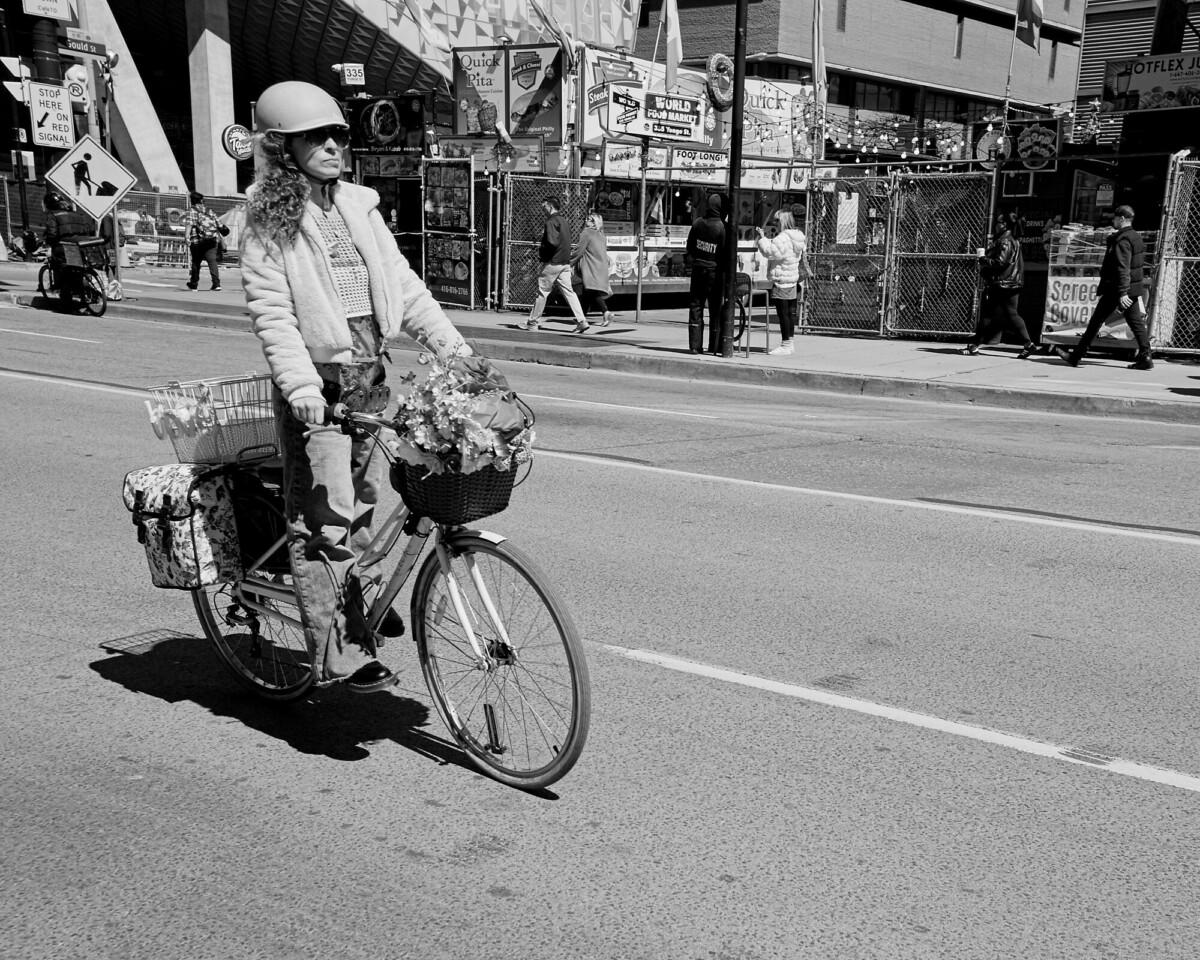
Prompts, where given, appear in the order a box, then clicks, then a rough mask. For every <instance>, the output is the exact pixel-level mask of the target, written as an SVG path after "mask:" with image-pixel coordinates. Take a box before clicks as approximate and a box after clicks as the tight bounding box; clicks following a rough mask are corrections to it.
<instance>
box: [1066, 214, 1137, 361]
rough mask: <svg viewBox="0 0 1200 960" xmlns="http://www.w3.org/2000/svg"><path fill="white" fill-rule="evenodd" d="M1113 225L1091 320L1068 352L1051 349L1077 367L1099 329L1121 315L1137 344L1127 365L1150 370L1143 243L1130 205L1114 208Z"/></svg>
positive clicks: (1101, 267)
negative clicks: (1135, 354)
mask: <svg viewBox="0 0 1200 960" xmlns="http://www.w3.org/2000/svg"><path fill="white" fill-rule="evenodd" d="M1113 226H1114V227H1116V228H1117V232H1116V233H1114V234H1112V235H1111V236H1110V237H1109V238H1108V241H1107V243H1108V249H1107V250H1105V252H1104V262H1103V263H1102V264H1101V265H1100V284H1099V286H1097V287H1096V292H1097V293H1098V294H1099V295H1100V302H1099V303H1097V304H1096V309H1095V310H1093V311H1092V319H1091V320H1089V321H1088V325H1087V329H1086V330H1085V331H1084V332H1083V336H1082V337H1081V338H1080V340H1079V343H1078V344H1076V346H1075V349H1073V350H1070V351H1068V350H1067V349H1066V348H1065V347H1055V348H1054V352H1055V353H1056V354H1058V356H1059V358H1060V359H1062V360H1063V361H1064V362H1065V363H1068V364H1070V365H1071V366H1072V367H1077V366H1079V364H1080V362H1081V361H1082V360H1083V358H1084V357H1085V356H1086V355H1087V352H1088V347H1090V346H1091V345H1092V341H1093V340H1095V339H1096V334H1098V333H1099V332H1100V328H1101V327H1102V326H1104V325H1105V324H1108V323H1113V322H1115V321H1116V320H1117V318H1118V317H1121V316H1122V315H1124V317H1125V322H1126V323H1127V324H1129V329H1130V330H1131V331H1132V333H1133V337H1134V339H1135V340H1136V341H1137V345H1138V351H1137V357H1136V358H1135V359H1134V362H1133V363H1131V364H1130V365H1129V366H1130V368H1131V369H1133V370H1151V369H1153V368H1154V362H1153V361H1152V360H1151V359H1150V331H1149V330H1148V329H1147V327H1146V306H1145V301H1144V300H1143V299H1142V295H1143V294H1144V293H1145V274H1144V271H1143V269H1142V261H1143V259H1144V258H1145V254H1146V244H1145V242H1144V241H1143V240H1142V237H1141V234H1139V233H1138V232H1137V231H1136V230H1134V229H1133V207H1129V206H1121V207H1117V209H1116V210H1115V211H1113Z"/></svg>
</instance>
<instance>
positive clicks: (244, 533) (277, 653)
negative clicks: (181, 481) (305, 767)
mask: <svg viewBox="0 0 1200 960" xmlns="http://www.w3.org/2000/svg"><path fill="white" fill-rule="evenodd" d="M238 503H239V506H240V509H239V511H238V534H239V538H240V539H241V541H242V544H243V547H244V548H245V547H246V546H247V545H249V544H254V545H256V546H255V548H257V547H259V546H261V548H262V549H263V551H264V552H265V551H266V550H268V549H269V548H270V545H271V543H273V542H274V541H275V540H276V539H277V538H278V537H279V536H280V535H281V534H282V532H283V531H284V530H285V529H286V526H285V523H284V517H283V513H282V512H281V511H280V509H279V507H278V505H277V504H278V501H277V499H274V498H271V497H269V496H266V495H263V496H255V495H251V496H246V497H244V498H243V499H241V500H239V501H238ZM254 559H256V558H253V557H250V558H247V560H246V562H247V563H248V564H249V563H252V562H253V560H254ZM251 573H252V575H253V578H252V579H249V580H246V581H243V582H242V583H241V584H240V585H235V584H228V583H226V584H219V585H217V586H213V587H201V588H199V589H197V590H193V591H192V600H193V602H194V603H195V605H196V615H197V616H198V617H199V618H200V626H201V627H202V628H203V629H204V635H205V636H206V637H208V639H209V641H210V642H211V643H212V645H213V649H214V650H216V652H217V656H218V657H219V658H220V660H221V662H222V663H223V664H225V666H226V667H227V668H228V669H229V671H230V672H231V673H232V674H233V676H234V679H236V680H237V681H238V683H240V684H241V685H242V686H243V687H245V688H246V689H247V690H250V691H251V692H252V693H256V694H258V695H259V696H260V697H263V698H265V699H267V700H275V701H278V702H284V701H287V700H298V699H299V698H300V697H303V696H304V695H305V694H307V693H308V691H309V689H310V688H311V687H312V685H313V681H314V679H315V678H314V676H313V669H312V661H311V660H310V658H309V654H308V644H307V643H306V641H305V639H304V631H303V629H301V627H300V624H299V618H300V611H299V609H298V608H297V606H296V601H295V599H294V597H293V595H292V586H291V583H292V578H291V574H290V566H289V563H288V558H287V548H286V547H280V548H279V549H278V550H276V551H275V553H274V554H272V555H271V556H270V557H269V558H267V559H266V560H264V562H263V563H262V565H261V566H260V567H259V568H257V569H254V570H252V571H251ZM256 582H261V583H264V584H269V585H264V586H263V587H260V588H256V587H255V585H254V584H255V583H256ZM235 586H240V588H241V593H242V596H243V597H245V598H246V599H248V600H250V601H251V602H253V603H256V604H257V605H259V606H262V607H264V608H266V609H267V610H268V611H269V612H268V613H260V612H258V611H255V610H251V609H250V608H249V607H247V606H246V605H245V603H243V602H242V600H241V599H239V598H238V597H237V596H236V595H235V592H234V587H235ZM268 591H270V592H272V593H275V594H277V597H271V596H268V595H267V592H268ZM281 598H282V599H281ZM285 618H286V619H285Z"/></svg>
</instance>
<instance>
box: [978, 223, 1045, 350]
mask: <svg viewBox="0 0 1200 960" xmlns="http://www.w3.org/2000/svg"><path fill="white" fill-rule="evenodd" d="M1015 222H1016V218H1015V217H1013V215H1012V214H1009V213H1002V214H1000V216H998V217H997V218H996V236H995V239H994V240H993V241H992V245H991V246H990V247H989V248H988V251H987V253H985V254H984V255H983V257H982V258H981V260H980V265H979V268H980V272H982V273H983V275H984V277H985V278H986V279H987V294H986V302H985V305H984V311H985V317H984V319H983V322H982V323H980V324H979V329H977V330H976V331H975V335H974V336H973V337H971V339H970V340H968V341H967V345H966V346H965V347H963V350H962V352H963V353H965V354H968V355H970V356H975V354H977V353H979V347H980V345H982V344H985V343H987V342H988V341H989V340H991V339H992V337H994V336H995V335H996V334H998V333H999V332H1000V331H1001V330H1003V329H1004V328H1005V327H1007V328H1008V329H1009V330H1011V331H1012V332H1013V333H1015V334H1016V335H1017V337H1019V338H1020V340H1021V352H1020V353H1019V354H1018V357H1020V359H1022V360H1028V359H1029V358H1030V356H1032V354H1033V352H1034V350H1036V349H1037V347H1036V346H1035V345H1034V342H1033V341H1032V340H1031V339H1030V338H1029V331H1028V330H1027V329H1026V327H1025V321H1024V320H1022V319H1021V315H1020V314H1019V313H1018V312H1017V300H1018V299H1019V298H1020V296H1021V288H1022V287H1023V286H1024V285H1025V260H1024V258H1023V257H1022V256H1021V242H1020V241H1019V240H1018V239H1017V238H1016V237H1015V236H1013V226H1014V225H1015Z"/></svg>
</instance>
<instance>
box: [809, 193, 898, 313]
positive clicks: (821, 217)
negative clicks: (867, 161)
mask: <svg viewBox="0 0 1200 960" xmlns="http://www.w3.org/2000/svg"><path fill="white" fill-rule="evenodd" d="M814 186H815V188H814V189H813V190H812V192H810V194H809V198H808V215H807V220H806V231H805V232H806V234H807V237H808V251H809V252H808V262H809V266H810V267H811V268H812V271H813V276H811V277H810V278H809V279H808V280H807V281H806V282H805V283H804V286H803V298H802V302H801V327H802V328H803V329H806V330H812V331H819V330H830V331H835V330H836V331H845V332H853V333H875V334H880V333H882V332H883V327H882V316H883V304H884V297H885V295H886V283H887V271H886V269H885V267H886V263H887V240H888V236H887V226H888V219H889V215H890V210H891V184H890V182H889V180H887V179H886V178H883V177H858V178H853V179H844V180H822V181H819V183H817V184H815V185H814Z"/></svg>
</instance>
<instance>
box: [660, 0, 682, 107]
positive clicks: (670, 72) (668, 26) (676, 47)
mask: <svg viewBox="0 0 1200 960" xmlns="http://www.w3.org/2000/svg"><path fill="white" fill-rule="evenodd" d="M662 23H663V32H664V33H665V34H666V35H667V89H668V90H673V89H674V88H675V84H676V83H678V82H679V63H680V61H681V60H683V34H682V33H680V31H679V7H678V6H677V5H676V4H675V0H663V5H662Z"/></svg>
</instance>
